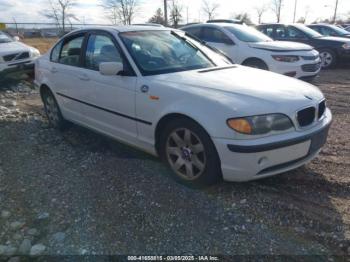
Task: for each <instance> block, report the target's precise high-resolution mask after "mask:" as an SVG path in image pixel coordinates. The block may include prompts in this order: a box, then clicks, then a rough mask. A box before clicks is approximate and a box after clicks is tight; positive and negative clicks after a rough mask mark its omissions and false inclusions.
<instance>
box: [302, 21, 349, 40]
mask: <svg viewBox="0 0 350 262" xmlns="http://www.w3.org/2000/svg"><path fill="white" fill-rule="evenodd" d="M308 27H309V28H311V29H313V30H315V31H317V32H319V33H320V34H321V35H323V36H339V37H345V38H350V32H348V31H346V30H345V29H343V28H341V27H339V26H335V25H329V24H312V25H308Z"/></svg>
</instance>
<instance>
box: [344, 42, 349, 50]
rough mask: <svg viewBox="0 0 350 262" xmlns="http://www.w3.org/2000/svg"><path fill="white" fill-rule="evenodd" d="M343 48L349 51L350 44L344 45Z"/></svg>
mask: <svg viewBox="0 0 350 262" xmlns="http://www.w3.org/2000/svg"><path fill="white" fill-rule="evenodd" d="M343 48H344V49H346V50H349V49H350V42H347V43H345V44H343Z"/></svg>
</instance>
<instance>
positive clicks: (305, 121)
mask: <svg viewBox="0 0 350 262" xmlns="http://www.w3.org/2000/svg"><path fill="white" fill-rule="evenodd" d="M315 114H316V109H315V108H314V107H308V108H305V109H303V110H300V111H299V112H298V113H297V120H298V123H299V126H301V127H305V126H308V125H311V124H312V123H313V122H314V120H315Z"/></svg>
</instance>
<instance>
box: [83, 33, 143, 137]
mask: <svg viewBox="0 0 350 262" xmlns="http://www.w3.org/2000/svg"><path fill="white" fill-rule="evenodd" d="M83 60H84V67H85V69H84V71H85V72H84V73H83V74H82V76H83V77H82V79H83V80H82V81H84V88H85V90H84V92H83V96H82V97H81V99H82V100H83V107H84V112H85V122H86V123H87V124H88V125H89V126H91V127H92V128H94V129H97V130H100V131H102V132H104V133H106V134H109V135H111V136H113V137H116V138H118V139H121V140H128V141H132V140H133V139H136V137H137V131H136V130H137V128H136V120H135V85H136V77H135V75H133V73H132V72H131V69H130V67H129V65H128V63H127V61H126V59H125V58H124V57H123V55H122V53H121V51H120V48H119V46H118V45H117V43H116V41H115V40H114V38H113V36H111V35H109V34H107V33H103V32H101V33H91V34H90V35H89V37H88V40H87V47H86V52H85V55H84V59H83ZM103 62H121V63H123V64H124V72H123V73H121V74H118V75H113V76H105V75H102V74H101V73H100V72H99V65H100V64H101V63H103Z"/></svg>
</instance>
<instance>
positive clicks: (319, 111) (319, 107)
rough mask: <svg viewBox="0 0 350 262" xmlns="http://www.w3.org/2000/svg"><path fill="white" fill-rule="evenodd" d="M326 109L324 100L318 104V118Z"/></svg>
mask: <svg viewBox="0 0 350 262" xmlns="http://www.w3.org/2000/svg"><path fill="white" fill-rule="evenodd" d="M325 111H326V101H325V100H324V101H322V102H321V103H320V104H319V105H318V119H320V118H321V117H322V116H323V114H324V112H325Z"/></svg>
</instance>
